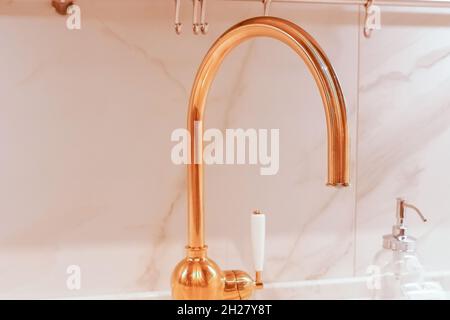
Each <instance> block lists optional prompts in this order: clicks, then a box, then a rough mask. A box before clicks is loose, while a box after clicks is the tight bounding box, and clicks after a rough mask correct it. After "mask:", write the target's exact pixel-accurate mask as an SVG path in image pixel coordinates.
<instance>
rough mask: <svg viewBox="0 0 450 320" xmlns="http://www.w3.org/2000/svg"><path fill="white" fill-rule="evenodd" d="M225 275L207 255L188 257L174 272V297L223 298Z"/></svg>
mask: <svg viewBox="0 0 450 320" xmlns="http://www.w3.org/2000/svg"><path fill="white" fill-rule="evenodd" d="M224 290H225V276H224V274H223V272H222V270H220V268H219V266H218V265H217V264H216V263H215V262H214V261H212V260H211V259H208V258H207V257H206V256H205V257H189V256H188V257H186V258H185V259H184V260H182V261H180V263H178V265H177V266H176V267H175V270H174V271H173V273H172V297H173V298H174V299H177V300H179V299H180V300H219V299H223V292H224Z"/></svg>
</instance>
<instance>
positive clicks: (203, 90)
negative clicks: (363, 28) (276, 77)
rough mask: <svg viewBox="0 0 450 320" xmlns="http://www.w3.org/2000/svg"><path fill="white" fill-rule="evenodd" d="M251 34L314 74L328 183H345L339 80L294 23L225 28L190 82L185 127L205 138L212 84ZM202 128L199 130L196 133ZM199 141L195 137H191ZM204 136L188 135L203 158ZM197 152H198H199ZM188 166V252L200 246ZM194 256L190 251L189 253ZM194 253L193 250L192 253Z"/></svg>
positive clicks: (196, 168)
mask: <svg viewBox="0 0 450 320" xmlns="http://www.w3.org/2000/svg"><path fill="white" fill-rule="evenodd" d="M254 37H270V38H275V39H278V40H280V41H282V42H284V43H286V44H287V45H288V46H289V47H291V48H292V49H293V50H294V51H295V52H297V54H298V55H299V56H300V57H301V58H302V59H303V61H304V62H305V63H306V65H307V66H308V68H309V71H310V72H311V74H312V75H313V77H314V79H315V81H316V83H317V86H318V88H319V91H320V95H321V96H322V100H323V104H324V107H325V108H324V109H325V116H326V124H327V132H328V183H327V185H330V186H347V185H348V183H349V147H348V131H347V118H346V111H345V101H344V96H343V94H342V90H341V87H340V85H339V81H338V78H337V76H336V74H335V72H334V70H333V67H332V65H331V63H330V61H329V60H328V58H327V56H326V55H325V53H324V52H323V50H322V49H321V48H320V46H319V45H318V44H317V42H316V41H315V40H314V39H313V37H312V36H310V35H309V34H308V33H307V32H306V31H304V30H303V29H302V28H300V27H299V26H297V25H295V24H293V23H292V22H289V21H286V20H283V19H279V18H274V17H257V18H252V19H248V20H245V21H243V22H241V23H239V24H237V25H235V26H233V27H232V28H230V29H229V30H228V31H226V32H225V33H224V34H223V35H222V36H221V37H220V38H219V39H218V40H217V41H216V42H215V43H214V44H213V46H212V47H211V49H210V50H209V51H208V53H207V54H206V56H205V58H204V60H203V62H202V64H201V66H200V68H199V70H198V73H197V76H196V78H195V81H194V85H193V87H192V93H191V98H190V102H189V112H188V122H187V127H188V130H189V133H190V134H191V137H194V132H195V131H197V132H196V136H199V137H203V132H202V127H200V128H198V127H197V128H196V122H198V121H200V123H202V121H203V116H204V111H205V103H206V98H207V95H208V91H209V88H210V86H211V83H212V81H213V79H214V77H215V75H216V73H217V71H218V69H219V67H220V64H221V62H222V61H223V59H224V58H225V56H226V55H227V54H228V53H229V52H230V51H231V50H232V49H233V48H234V47H236V46H237V45H239V44H240V43H242V42H243V41H245V40H248V39H250V38H254ZM198 131H200V132H198ZM195 140H197V141H195ZM202 151H203V144H202V139H191V144H190V154H191V155H195V154H196V153H197V154H200V156H202ZM199 152H200V153H199ZM197 162H199V163H193V162H192V161H191V164H189V165H188V202H189V215H188V228H189V231H188V234H189V235H188V237H189V239H188V247H189V248H190V249H191V252H195V251H196V250H202V248H204V246H205V243H204V225H203V220H204V214H203V167H202V164H201V161H197ZM191 254H192V253H191ZM194 255H195V254H194Z"/></svg>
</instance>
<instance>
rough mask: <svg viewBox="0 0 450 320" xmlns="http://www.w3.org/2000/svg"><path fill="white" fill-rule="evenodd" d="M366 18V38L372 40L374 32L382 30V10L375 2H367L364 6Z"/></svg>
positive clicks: (372, 0)
mask: <svg viewBox="0 0 450 320" xmlns="http://www.w3.org/2000/svg"><path fill="white" fill-rule="evenodd" d="M364 7H365V9H366V16H365V18H364V36H365V37H366V38H370V36H371V35H372V30H380V29H381V9H380V7H379V6H376V5H374V0H367V2H366V4H365V5H364Z"/></svg>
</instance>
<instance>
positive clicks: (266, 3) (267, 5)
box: [262, 0, 272, 17]
mask: <svg viewBox="0 0 450 320" xmlns="http://www.w3.org/2000/svg"><path fill="white" fill-rule="evenodd" d="M271 2H272V0H262V3H263V5H264V16H266V17H267V16H268V15H269V9H270V4H271Z"/></svg>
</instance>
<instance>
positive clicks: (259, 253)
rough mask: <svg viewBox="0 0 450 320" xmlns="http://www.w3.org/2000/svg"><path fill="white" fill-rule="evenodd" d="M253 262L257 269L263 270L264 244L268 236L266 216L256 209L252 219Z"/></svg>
mask: <svg viewBox="0 0 450 320" xmlns="http://www.w3.org/2000/svg"><path fill="white" fill-rule="evenodd" d="M251 234H252V248H253V262H254V264H255V270H256V271H263V266H264V244H265V238H266V216H265V215H264V214H262V213H259V212H258V211H256V212H255V213H253V214H252V221H251Z"/></svg>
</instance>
